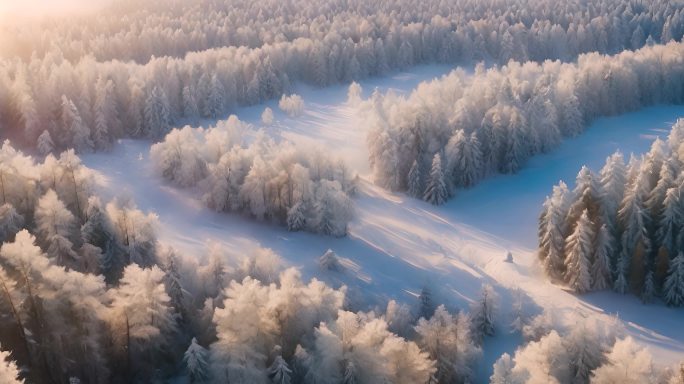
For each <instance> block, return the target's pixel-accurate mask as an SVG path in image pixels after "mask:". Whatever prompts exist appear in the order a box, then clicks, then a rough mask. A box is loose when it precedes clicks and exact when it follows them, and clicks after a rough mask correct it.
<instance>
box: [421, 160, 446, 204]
mask: <svg viewBox="0 0 684 384" xmlns="http://www.w3.org/2000/svg"><path fill="white" fill-rule="evenodd" d="M447 197H448V191H447V187H446V184H445V182H444V172H443V170H442V159H441V157H440V156H439V153H436V154H435V156H434V157H433V158H432V167H431V168H430V175H429V177H428V183H427V186H426V188H425V193H423V200H425V201H427V202H428V203H430V204H434V205H441V204H444V203H445V202H446V200H447Z"/></svg>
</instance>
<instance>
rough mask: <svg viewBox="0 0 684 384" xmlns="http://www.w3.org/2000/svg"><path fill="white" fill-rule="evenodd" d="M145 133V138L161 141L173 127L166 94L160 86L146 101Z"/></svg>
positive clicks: (155, 88) (153, 90)
mask: <svg viewBox="0 0 684 384" xmlns="http://www.w3.org/2000/svg"><path fill="white" fill-rule="evenodd" d="M144 114H145V124H144V127H145V131H144V134H143V136H145V137H148V138H155V139H159V138H162V137H164V135H166V134H167V133H168V130H169V128H170V127H171V109H170V107H169V100H168V98H167V97H166V92H164V90H163V89H162V88H160V87H158V86H155V87H154V88H152V91H151V92H150V94H149V95H148V96H147V99H146V100H145V109H144Z"/></svg>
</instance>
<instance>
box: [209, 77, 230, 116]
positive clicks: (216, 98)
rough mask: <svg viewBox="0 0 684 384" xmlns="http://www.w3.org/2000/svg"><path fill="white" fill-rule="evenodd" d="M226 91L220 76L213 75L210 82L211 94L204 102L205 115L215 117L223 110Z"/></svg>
mask: <svg viewBox="0 0 684 384" xmlns="http://www.w3.org/2000/svg"><path fill="white" fill-rule="evenodd" d="M224 93H225V90H224V88H223V83H221V80H219V78H218V76H216V75H213V76H212V77H211V82H210V83H209V94H208V95H207V96H208V97H207V100H206V101H205V103H204V115H205V116H207V117H211V118H212V119H215V118H217V117H218V116H219V114H221V113H222V112H223V108H224V107H223V106H224V101H223V98H224Z"/></svg>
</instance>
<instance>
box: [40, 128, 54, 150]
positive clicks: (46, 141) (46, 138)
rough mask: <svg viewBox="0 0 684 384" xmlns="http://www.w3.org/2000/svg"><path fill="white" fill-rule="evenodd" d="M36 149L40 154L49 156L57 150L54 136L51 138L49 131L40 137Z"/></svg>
mask: <svg viewBox="0 0 684 384" xmlns="http://www.w3.org/2000/svg"><path fill="white" fill-rule="evenodd" d="M36 147H37V148H38V152H40V154H41V155H44V156H47V155H48V154H50V153H52V152H53V151H54V150H55V143H54V142H53V141H52V136H50V132H48V130H47V129H46V130H44V131H43V133H41V134H40V136H38V141H37V142H36Z"/></svg>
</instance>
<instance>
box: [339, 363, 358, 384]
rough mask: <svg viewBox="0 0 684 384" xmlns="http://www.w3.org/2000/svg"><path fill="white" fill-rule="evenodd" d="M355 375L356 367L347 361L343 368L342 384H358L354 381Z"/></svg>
mask: <svg viewBox="0 0 684 384" xmlns="http://www.w3.org/2000/svg"><path fill="white" fill-rule="evenodd" d="M356 376H357V373H356V366H355V365H354V362H353V361H351V360H348V361H347V364H345V366H344V376H343V377H342V384H358V382H359V381H358V380H357V379H356Z"/></svg>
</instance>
